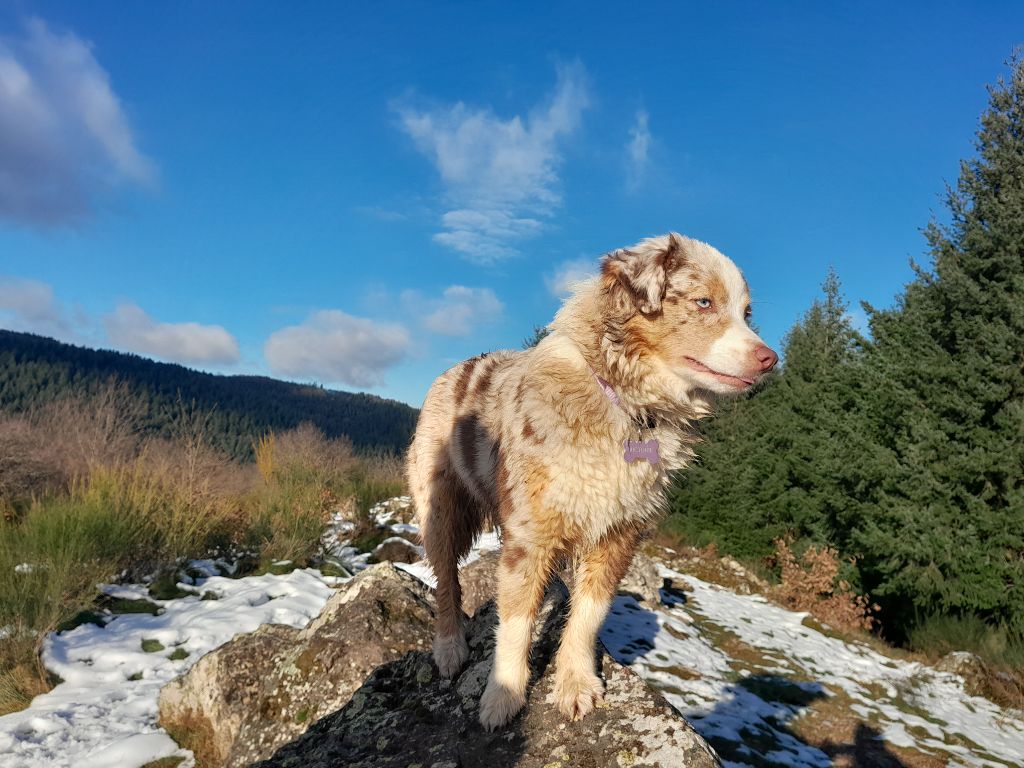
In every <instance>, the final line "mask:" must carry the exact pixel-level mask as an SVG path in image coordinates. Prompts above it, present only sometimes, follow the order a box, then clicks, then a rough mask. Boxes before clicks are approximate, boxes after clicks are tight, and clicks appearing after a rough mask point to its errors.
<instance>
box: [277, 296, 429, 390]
mask: <svg viewBox="0 0 1024 768" xmlns="http://www.w3.org/2000/svg"><path fill="white" fill-rule="evenodd" d="M411 343H412V342H411V340H410V338H409V332H408V331H407V330H406V329H405V327H404V326H402V325H399V324H397V323H378V322H375V321H373V320H368V319H366V318H362V317H353V316H352V315H349V314H346V313H345V312H342V311H340V310H333V309H325V310H318V311H316V312H313V313H312V314H311V315H310V316H309V317H308V318H307V319H306V321H305V322H304V323H302V324H300V325H292V326H289V327H287V328H282V329H281V330H279V331H275V332H274V333H272V334H271V335H270V338H268V339H267V342H266V344H265V345H264V346H263V356H264V357H265V358H266V360H267V365H269V366H270V370H271V371H273V372H274V373H275V374H277V375H278V376H287V377H289V378H297V379H314V380H318V381H321V382H325V383H332V384H333V383H341V384H350V385H352V386H355V387H373V386H377V385H379V384H383V383H384V373H385V372H386V371H387V369H389V368H391V367H392V366H394V365H395V364H396V363H398V362H400V361H401V360H402V359H403V358H404V357H405V356H406V354H407V353H408V351H409V348H410V346H411Z"/></svg>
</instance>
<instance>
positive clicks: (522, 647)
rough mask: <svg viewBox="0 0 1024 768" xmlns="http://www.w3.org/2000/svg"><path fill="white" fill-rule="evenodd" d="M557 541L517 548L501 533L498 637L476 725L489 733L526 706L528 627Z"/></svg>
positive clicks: (541, 591) (533, 618) (515, 543)
mask: <svg viewBox="0 0 1024 768" xmlns="http://www.w3.org/2000/svg"><path fill="white" fill-rule="evenodd" d="M555 550H556V542H554V541H551V540H550V539H547V540H541V541H532V542H530V543H529V544H528V545H527V544H525V543H523V544H520V543H517V540H516V539H513V538H511V536H510V535H509V534H508V533H506V538H505V542H504V543H503V545H502V549H501V559H500V560H499V561H498V574H497V576H498V601H497V602H498V622H499V623H498V633H497V638H496V639H495V643H494V661H493V666H492V667H491V674H490V677H489V678H488V680H487V688H486V689H485V690H484V694H483V696H482V697H481V699H480V722H481V724H483V726H484V728H486V729H487V730H489V731H492V730H494V729H495V728H500V727H501V726H503V725H505V723H507V722H508V721H509V720H511V719H512V718H513V717H515V715H516V713H517V712H518V711H519V710H520V709H522V708H523V705H524V704H525V703H526V684H527V683H528V682H529V680H530V642H531V640H532V639H533V625H534V623H535V621H536V619H537V612H538V611H539V610H540V606H541V603H542V602H543V599H544V588H545V586H546V585H547V581H548V578H549V576H550V574H551V569H552V564H553V561H554V554H555Z"/></svg>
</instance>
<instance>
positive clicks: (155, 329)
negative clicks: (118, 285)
mask: <svg viewBox="0 0 1024 768" xmlns="http://www.w3.org/2000/svg"><path fill="white" fill-rule="evenodd" d="M103 324H104V326H105V327H106V329H107V338H108V340H109V341H110V342H111V343H112V344H114V345H115V346H117V347H120V348H122V349H126V350H129V351H131V352H138V353H140V354H146V355H154V356H156V357H160V358H163V359H164V360H172V361H174V362H176V363H212V364H228V363H236V362H238V359H239V352H238V341H237V340H236V339H235V337H234V336H232V335H231V334H230V333H228V331H226V330H225V329H224V328H223V327H221V326H219V325H200V324H199V323H161V322H158V321H157V320H154V319H153V318H152V317H150V316H149V315H147V314H146V312H145V311H143V310H142V308H141V307H139V306H137V305H136V304H131V303H124V304H120V305H118V307H117V309H116V310H115V311H114V312H113V313H111V314H109V315H107V316H105V317H104V318H103Z"/></svg>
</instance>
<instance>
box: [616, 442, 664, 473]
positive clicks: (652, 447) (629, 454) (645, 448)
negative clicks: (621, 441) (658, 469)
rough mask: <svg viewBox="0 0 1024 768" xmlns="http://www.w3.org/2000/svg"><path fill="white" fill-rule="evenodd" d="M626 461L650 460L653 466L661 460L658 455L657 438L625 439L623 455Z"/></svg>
mask: <svg viewBox="0 0 1024 768" xmlns="http://www.w3.org/2000/svg"><path fill="white" fill-rule="evenodd" d="M622 458H624V459H625V460H626V461H627V462H628V463H630V464H632V463H633V462H634V461H637V460H638V459H642V460H644V461H647V462H650V463H651V465H652V466H653V465H654V464H657V463H658V462H659V461H661V457H660V456H659V455H658V441H657V440H653V439H652V440H627V441H626V452H625V454H624V455H623V457H622Z"/></svg>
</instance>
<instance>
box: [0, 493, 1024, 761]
mask: <svg viewBox="0 0 1024 768" xmlns="http://www.w3.org/2000/svg"><path fill="white" fill-rule="evenodd" d="M407 507H408V500H407V499H399V500H393V501H392V502H391V503H390V506H384V505H379V506H378V508H375V510H374V511H373V515H374V518H375V519H376V522H378V523H379V524H380V525H384V526H388V527H390V529H391V530H392V531H393V532H394V533H404V534H410V533H415V532H416V526H415V525H413V524H411V523H403V522H395V519H394V517H393V516H392V513H393V512H398V513H401V512H402V511H403V510H406V509H407ZM353 528H354V526H352V525H351V523H349V522H348V521H346V520H345V519H344V518H343V517H341V516H340V515H339V516H337V517H336V519H335V520H333V522H332V524H331V528H330V530H329V531H328V533H327V534H326V535H325V544H326V545H327V549H328V551H329V553H330V557H331V558H332V559H333V560H334V561H336V562H338V563H341V564H342V565H343V567H344V568H345V569H346V570H348V571H350V572H352V573H355V572H357V571H359V570H362V569H363V568H365V567H366V559H367V557H368V555H367V554H366V553H359V552H358V551H357V550H355V549H354V548H352V547H351V546H350V545H349V544H348V542H347V541H346V540H345V535H346V534H347V533H350V532H351V531H352V530H353ZM498 547H499V539H498V536H497V535H496V534H495V533H486V534H484V535H483V536H482V537H481V538H480V540H479V541H477V543H476V544H475V546H474V547H473V549H472V551H471V552H470V554H469V556H468V557H467V558H466V560H465V562H472V561H473V560H475V559H477V558H478V557H480V555H481V554H482V553H483V552H486V551H488V550H493V549H497V548H498ZM192 565H193V567H194V568H197V569H198V570H200V571H203V572H205V573H206V574H207V575H208V578H205V579H200V580H198V581H197V583H196V585H195V586H194V587H193V588H194V589H195V590H196V592H197V594H196V596H192V597H185V598H180V599H177V600H168V601H158V600H153V601H152V602H155V603H158V604H159V605H160V606H161V607H162V609H163V613H161V614H160V615H158V616H150V615H147V614H129V615H121V616H117V617H116V618H114V619H113V620H112V621H111V622H110V623H108V624H107V625H106V627H105V628H101V627H97V626H93V625H85V626H81V627H78V628H77V629H74V630H72V631H70V632H65V633H63V634H60V635H51V636H50V637H48V638H47V641H46V645H45V650H44V661H45V663H46V666H47V668H49V669H50V670H52V671H54V672H55V673H57V674H58V675H59V676H60V677H61V678H62V679H63V680H64V682H63V683H61V684H60V685H58V686H57V687H56V688H54V689H53V690H52V691H51V692H49V693H46V694H43V695H42V696H38V697H36V699H35V700H34V701H33V702H32V705H31V706H30V707H29V708H28V709H27V710H25V711H23V712H17V713H14V714H11V715H6V716H4V717H0V763H2V764H3V765H4V766H5V768H6V767H7V766H11V767H12V768H44V767H45V768H53V767H54V766H64V765H71V764H74V765H75V766H76V768H108V767H109V768H137V767H138V766H141V765H142V764H144V763H146V762H147V761H149V760H153V759H155V758H158V757H163V756H169V755H188V754H189V753H187V752H185V751H183V750H180V749H178V748H177V746H176V745H175V744H174V742H173V741H171V739H170V738H169V737H168V736H167V734H166V733H165V732H164V731H163V730H162V729H161V728H159V727H158V726H157V724H156V716H157V696H158V694H159V691H160V688H161V687H162V686H163V685H164V684H165V683H166V682H167V681H169V680H170V679H172V678H174V677H176V676H178V675H180V674H182V673H183V672H184V671H185V670H186V669H188V667H189V666H191V665H192V664H193V663H194V662H195V661H196V660H198V658H199V657H200V656H201V655H202V654H204V653H206V652H207V651H210V650H212V649H213V648H216V647H217V646H219V645H221V644H223V643H225V642H227V641H228V640H230V639H231V637H232V636H234V635H235V634H237V633H240V632H250V631H252V630H254V629H256V627H257V626H259V625H260V624H262V623H267V622H275V623H283V624H289V625H291V626H294V627H301V626H304V625H305V624H307V623H308V622H309V621H310V619H312V618H313V617H315V616H316V615H317V614H318V613H319V612H320V610H321V608H322V607H323V605H324V603H325V602H326V601H327V599H328V597H329V596H330V594H331V586H332V585H335V584H337V583H338V582H339V581H342V580H343V579H340V578H337V577H334V578H332V577H325V576H322V575H321V574H320V573H319V572H318V571H315V570H312V569H305V570H296V571H293V572H291V573H288V574H285V575H271V574H267V575H262V576H248V577H245V578H241V579H230V578H224V577H220V576H216V575H213V574H214V573H215V568H214V564H213V563H211V562H208V561H202V562H200V561H197V562H195V563H193V564H192ZM398 567H399V568H401V569H403V570H405V571H407V572H409V573H411V574H412V575H414V576H416V577H417V578H419V579H421V580H422V581H424V582H425V583H427V584H428V585H430V586H434V583H435V581H434V575H433V572H432V571H431V570H430V567H429V566H428V565H427V564H426V563H424V562H418V563H411V564H408V565H406V564H400V565H398ZM662 573H663V575H665V576H669V577H671V578H673V579H675V580H677V583H679V584H685V591H680V590H676V589H672V590H662V604H661V605H659V606H653V607H648V606H644V605H641V604H640V603H638V602H637V601H636V600H635V599H634V598H632V597H626V596H620V597H618V598H616V601H615V604H614V606H613V608H612V611H611V614H610V615H609V617H608V620H607V621H606V623H605V625H604V627H603V629H602V631H601V640H602V641H603V642H604V644H605V646H606V647H607V648H608V650H609V652H610V653H611V654H612V656H614V657H615V658H616V659H617V660H618V661H620V662H622V663H625V664H628V665H630V666H631V667H632V668H633V669H634V670H635V671H636V672H637V673H638V674H640V675H641V676H642V677H643V678H645V679H646V680H647V681H648V682H649V683H650V684H651V685H652V686H653V687H655V688H657V689H658V690H660V691H661V692H662V693H663V694H664V695H665V697H666V699H667V700H668V701H669V702H670V703H671V704H672V706H674V707H675V708H676V709H677V710H679V712H681V713H682V714H683V715H684V716H685V717H687V719H689V720H690V721H691V722H692V723H693V725H694V727H695V728H696V729H697V731H698V732H699V733H700V734H701V735H703V736H704V737H705V738H707V739H709V740H711V741H712V743H714V744H715V745H716V747H718V748H719V751H720V752H723V753H725V756H726V757H727V758H728V759H726V760H725V763H726V765H727V766H746V765H772V764H778V765H785V766H794V768H824V766H828V765H830V764H831V761H830V759H829V757H828V755H826V754H825V753H824V752H822V751H821V750H819V749H817V748H816V747H813V746H811V745H808V744H806V743H804V742H803V741H801V740H800V739H799V738H798V737H797V736H796V735H795V734H794V733H793V732H792V731H791V730H790V728H789V726H790V725H791V724H792V723H793V722H794V721H796V720H797V719H798V718H799V717H801V714H802V713H803V712H805V710H806V708H807V706H808V705H810V704H812V703H813V702H814V701H815V700H818V699H823V698H825V697H835V696H841V697H843V700H844V701H846V702H847V705H846V706H847V707H848V709H849V710H850V711H852V712H853V713H854V714H855V715H857V716H858V717H859V718H861V719H862V720H864V721H865V722H867V723H869V724H870V725H871V727H872V728H873V729H874V730H875V731H877V733H878V735H879V736H880V737H881V738H882V739H884V740H885V741H886V742H887V743H889V744H892V745H895V746H897V747H900V746H903V747H909V748H912V749H915V750H917V751H920V752H925V753H931V754H937V755H942V756H943V757H945V759H947V760H948V761H949V764H950V765H956V766H970V767H971V768H973V767H974V766H1003V767H1005V766H1022V765H1024V719H1022V714H1021V713H1019V712H1008V711H1007V710H1003V709H1000V708H999V707H997V706H996V705H995V704H993V703H991V702H989V701H987V700H986V699H981V698H977V697H972V696H969V695H968V694H967V693H966V692H965V691H964V687H963V680H962V679H960V678H959V677H957V676H956V675H953V674H949V673H941V672H937V671H936V670H934V669H932V668H931V667H928V666H925V665H922V664H919V663H916V662H906V661H902V660H898V659H893V658H890V657H887V656H885V655H882V654H880V653H878V652H877V651H875V650H873V649H872V648H870V647H868V646H867V645H864V644H861V643H855V642H854V643H851V642H846V641H844V640H841V639H838V638H835V637H832V636H829V635H827V634H824V633H823V632H820V631H818V630H816V629H814V628H812V627H808V626H805V625H804V624H803V620H804V618H805V617H806V614H803V613H795V612H792V611H788V610H786V609H784V608H781V607H779V606H776V605H773V604H771V603H769V602H768V601H766V600H765V599H764V598H762V597H760V596H758V595H738V594H736V593H735V592H732V591H731V590H729V589H726V588H724V587H720V586H717V585H715V584H711V583H708V582H705V581H701V580H700V579H697V578H695V577H694V576H691V575H689V574H682V573H678V572H676V571H672V570H669V569H666V568H662ZM182 586H186V585H182ZM104 591H106V592H107V594H109V595H111V596H113V597H121V598H126V599H142V598H145V599H151V598H149V597H148V595H147V594H146V588H145V587H144V586H142V585H120V586H107V587H105V588H104ZM206 592H213V593H215V594H216V595H217V596H218V598H219V599H217V600H209V599H207V600H202V599H201V598H200V596H199V595H201V594H202V593H206ZM144 641H146V644H147V648H148V649H149V650H148V651H147V649H145V648H143V642H144ZM154 642H155V643H158V644H159V649H156V648H157V646H155V645H154V644H153V643H154ZM730 653H732V655H730ZM183 654H187V656H186V657H185V658H179V659H173V658H170V657H171V656H172V655H174V656H181V655H183Z"/></svg>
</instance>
